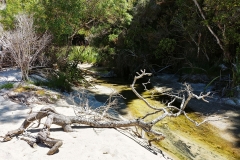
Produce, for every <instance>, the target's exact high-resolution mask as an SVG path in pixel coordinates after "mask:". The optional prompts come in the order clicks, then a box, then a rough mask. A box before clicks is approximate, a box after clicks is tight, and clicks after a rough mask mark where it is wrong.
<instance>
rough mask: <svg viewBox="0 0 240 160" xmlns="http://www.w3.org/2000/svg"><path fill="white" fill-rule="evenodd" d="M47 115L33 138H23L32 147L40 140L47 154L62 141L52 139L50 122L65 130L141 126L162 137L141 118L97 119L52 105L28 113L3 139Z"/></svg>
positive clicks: (59, 145) (17, 133) (7, 139)
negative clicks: (80, 126) (74, 126)
mask: <svg viewBox="0 0 240 160" xmlns="http://www.w3.org/2000/svg"><path fill="white" fill-rule="evenodd" d="M44 117H47V119H46V122H45V123H44V127H43V129H42V130H41V131H40V132H39V133H38V135H37V136H36V139H35V140H29V139H25V138H23V140H25V141H27V142H28V144H30V145H31V146H32V147H33V146H34V145H35V143H37V142H38V141H40V142H41V143H43V144H45V145H47V146H49V147H50V148H51V149H50V150H49V151H48V153H47V154H48V155H52V154H54V153H56V151H57V150H58V148H59V147H61V146H62V144H63V142H62V141H61V140H59V139H54V138H51V137H50V128H51V125H52V124H56V125H59V126H61V127H62V128H63V130H64V131H65V132H72V131H73V129H72V127H71V124H73V123H75V124H85V125H89V126H92V127H97V128H120V127H130V126H138V127H140V128H142V129H143V130H144V131H146V132H149V133H152V134H154V135H155V136H158V137H164V135H163V134H162V133H159V132H157V131H153V130H152V129H151V128H152V124H151V123H146V122H144V121H143V120H142V119H133V120H124V121H104V120H102V121H97V120H95V119H88V118H86V117H78V116H65V115H62V114H59V113H57V112H56V110H55V109H54V108H53V107H43V108H42V109H41V110H40V111H39V112H37V113H32V114H31V115H29V116H28V117H27V118H26V119H25V120H24V122H23V123H22V125H21V126H20V127H19V128H18V129H16V130H12V131H9V132H8V133H7V134H6V135H5V136H4V139H3V141H4V142H7V141H10V140H11V139H12V137H14V136H17V135H20V134H23V132H24V131H25V130H26V129H27V127H28V126H29V125H30V124H31V123H32V122H33V121H36V120H38V121H40V120H41V119H42V118H44Z"/></svg>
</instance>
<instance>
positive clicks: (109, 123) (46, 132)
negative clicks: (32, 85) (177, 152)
mask: <svg viewBox="0 0 240 160" xmlns="http://www.w3.org/2000/svg"><path fill="white" fill-rule="evenodd" d="M137 74H138V76H135V78H134V81H133V83H132V85H131V88H132V90H133V92H134V93H135V94H136V95H137V96H138V98H140V99H141V100H143V101H144V102H145V103H146V104H147V106H148V107H150V108H152V109H153V110H154V112H152V113H148V114H146V115H145V116H144V117H142V118H138V119H133V120H120V119H119V120H118V119H111V120H109V117H108V120H107V118H106V117H107V114H106V109H109V108H110V107H109V106H106V107H105V110H104V111H102V112H98V111H97V110H96V111H95V112H92V111H91V112H89V111H90V109H88V111H86V110H84V107H83V110H82V111H81V112H82V113H83V114H79V115H78V114H76V115H77V116H65V115H63V114H59V113H57V112H56V110H55V109H54V108H53V107H50V106H46V107H43V108H42V109H41V110H40V111H38V112H36V113H31V114H30V115H28V117H27V118H26V119H25V120H24V122H23V123H22V125H21V126H20V127H19V128H18V129H16V130H12V131H9V132H8V133H7V134H6V135H5V136H4V137H3V140H2V141H3V142H7V141H10V140H11V139H12V138H13V137H14V136H18V135H24V132H25V131H26V130H27V128H28V127H29V126H30V125H31V124H32V122H34V121H38V122H39V124H40V121H41V119H42V118H44V117H46V121H45V123H44V127H43V128H42V129H41V131H40V132H39V133H38V134H37V136H35V137H34V136H31V135H27V136H25V137H23V138H22V140H25V141H26V142H27V143H28V144H29V145H31V146H32V147H34V146H36V143H39V142H41V143H43V144H45V145H47V146H49V147H50V150H49V151H48V153H47V154H48V155H52V154H54V153H56V151H57V150H58V148H59V147H61V146H62V144H63V143H62V140H59V139H54V138H51V137H50V128H51V125H52V124H56V125H59V126H61V127H62V128H63V130H64V131H65V132H72V131H73V129H72V127H71V125H72V124H84V125H88V126H92V127H98V128H120V127H131V126H137V127H139V128H140V129H142V131H145V132H146V133H148V134H151V135H153V136H154V138H153V139H150V140H148V142H149V145H151V142H152V141H159V140H162V139H164V137H165V136H164V135H163V134H162V133H160V132H158V131H156V130H154V129H153V126H154V125H155V124H156V123H158V122H159V121H161V120H162V119H164V118H165V117H177V116H179V115H180V114H184V115H185V116H186V117H187V119H189V120H190V121H192V122H194V123H195V124H196V125H200V124H202V123H205V122H207V121H209V120H204V122H201V123H197V122H195V121H194V120H192V119H190V118H189V117H188V116H187V114H186V113H185V111H184V109H185V108H186V106H187V103H188V102H189V100H190V99H191V98H197V99H202V100H204V101H206V102H207V100H205V99H204V98H205V97H207V96H209V94H210V92H209V93H207V94H205V95H203V94H201V95H200V96H197V95H195V94H193V92H192V89H191V87H190V86H189V85H187V84H185V86H186V88H185V90H183V91H182V92H184V93H185V92H187V93H185V94H181V93H178V94H177V95H174V94H170V93H163V94H166V95H169V96H170V97H172V100H171V101H170V102H169V103H167V105H166V107H158V106H152V105H151V104H149V103H148V102H147V100H145V99H144V98H143V97H142V96H141V95H140V94H139V93H138V92H137V91H136V90H135V88H134V85H135V82H136V81H137V80H138V79H140V78H142V77H143V76H146V75H147V76H150V75H151V73H146V72H145V70H143V71H141V74H140V73H137ZM185 96H187V98H185ZM176 99H178V100H181V105H180V107H176V106H173V105H172V103H173V102H174V101H175V100H176ZM156 113H162V114H161V115H160V116H159V117H157V118H155V119H153V120H151V121H148V122H146V120H145V118H146V117H148V116H150V115H153V114H156ZM218 120H219V119H218ZM136 135H137V136H139V137H141V134H139V133H136Z"/></svg>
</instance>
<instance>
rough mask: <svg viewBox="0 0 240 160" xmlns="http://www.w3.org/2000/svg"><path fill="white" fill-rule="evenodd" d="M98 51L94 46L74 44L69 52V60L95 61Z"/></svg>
mask: <svg viewBox="0 0 240 160" xmlns="http://www.w3.org/2000/svg"><path fill="white" fill-rule="evenodd" d="M98 56H99V55H98V52H97V50H96V49H95V48H94V47H89V46H87V47H85V46H74V47H72V50H71V51H70V53H69V61H79V62H87V63H96V62H97V60H98Z"/></svg>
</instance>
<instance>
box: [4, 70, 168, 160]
mask: <svg viewBox="0 0 240 160" xmlns="http://www.w3.org/2000/svg"><path fill="white" fill-rule="evenodd" d="M10 73H11V74H9V72H7V73H6V74H5V72H0V81H1V82H4V81H8V80H11V81H12V80H14V81H15V80H16V81H17V80H19V71H10ZM12 75H15V76H12ZM14 77H17V78H14ZM0 95H4V93H3V92H2V93H1V94H0ZM58 104H61V105H58ZM32 106H33V107H34V110H39V109H40V108H41V107H43V105H37V104H33V105H32ZM55 107H56V110H57V111H58V112H60V113H62V114H64V115H68V116H72V115H74V112H73V109H72V108H70V107H67V102H64V101H63V100H62V101H60V102H58V103H57V104H56V105H55ZM28 111H29V108H27V107H26V106H24V105H20V104H17V103H15V102H12V101H10V100H9V99H5V98H4V97H3V96H0V136H4V135H5V134H6V133H7V132H8V131H10V130H13V129H17V128H18V127H19V126H20V125H21V123H22V122H23V121H24V119H25V118H26V116H27V115H28V114H27V112H28ZM42 122H44V120H42ZM40 128H41V126H40ZM51 128H52V130H51V137H53V138H57V139H61V140H63V145H62V146H61V147H60V150H59V152H58V153H56V154H54V155H51V156H48V155H47V154H46V153H47V152H48V150H49V148H48V147H46V146H44V145H42V144H39V146H38V147H36V148H31V147H30V146H29V145H28V144H27V143H26V142H25V141H23V140H20V139H18V138H16V137H15V138H13V139H12V140H11V141H9V142H4V143H1V142H0V159H1V160H31V159H32V160H40V159H51V160H55V159H57V160H62V159H63V160H67V159H68V160H70V159H74V160H75V159H82V160H113V159H114V160H142V159H143V160H163V159H165V158H164V157H163V156H162V155H161V154H158V155H155V154H153V153H152V152H150V151H149V150H147V149H146V148H144V147H142V146H141V145H140V144H138V143H137V142H135V141H134V140H132V139H131V138H129V137H127V136H126V135H124V134H122V133H120V132H119V131H117V130H115V129H99V128H97V129H94V128H91V127H88V126H77V127H74V129H75V132H71V133H66V132H63V131H62V129H61V128H60V127H59V126H56V125H52V127H51ZM29 131H30V132H31V133H32V134H36V133H37V132H38V131H39V128H38V129H35V128H31V129H29ZM0 139H2V138H0Z"/></svg>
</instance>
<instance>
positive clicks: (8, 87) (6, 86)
mask: <svg viewBox="0 0 240 160" xmlns="http://www.w3.org/2000/svg"><path fill="white" fill-rule="evenodd" d="M4 88H5V89H11V88H13V83H5V84H3V85H1V86H0V89H4Z"/></svg>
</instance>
